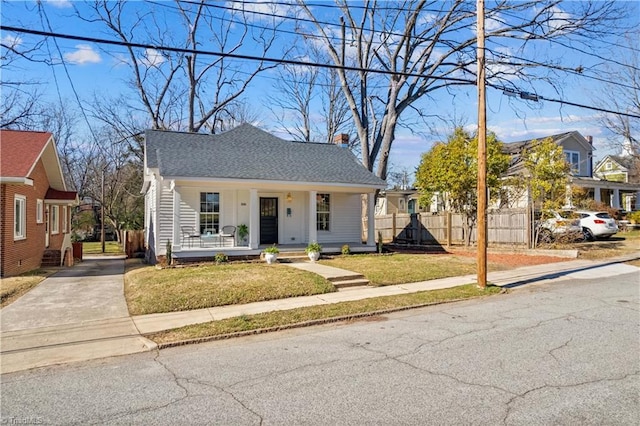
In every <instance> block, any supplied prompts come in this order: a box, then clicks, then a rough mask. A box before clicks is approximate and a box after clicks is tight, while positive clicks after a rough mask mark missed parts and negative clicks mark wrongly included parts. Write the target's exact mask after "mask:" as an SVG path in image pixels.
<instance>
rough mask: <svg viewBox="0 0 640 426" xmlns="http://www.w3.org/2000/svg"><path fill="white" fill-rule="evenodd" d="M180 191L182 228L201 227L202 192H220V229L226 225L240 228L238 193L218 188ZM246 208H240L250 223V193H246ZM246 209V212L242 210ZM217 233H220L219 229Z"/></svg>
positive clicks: (183, 189) (190, 188)
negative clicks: (238, 221) (237, 216)
mask: <svg viewBox="0 0 640 426" xmlns="http://www.w3.org/2000/svg"><path fill="white" fill-rule="evenodd" d="M179 191H180V226H193V227H194V228H195V229H196V230H198V229H199V227H200V225H199V224H200V219H199V213H200V193H201V192H219V193H220V227H223V226H225V225H234V226H238V223H237V220H236V214H237V212H238V209H237V208H236V204H237V202H236V191H235V190H231V189H227V190H219V189H216V188H195V187H182V188H179ZM246 198H247V201H246V204H247V205H246V206H240V209H241V210H240V211H242V212H244V210H246V212H244V213H245V214H246V217H247V219H246V220H247V222H246V223H248V221H249V202H248V198H249V191H246ZM242 209H244V210H242ZM216 231H218V232H219V231H220V230H219V229H217V230H216Z"/></svg>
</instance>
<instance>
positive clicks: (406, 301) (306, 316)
mask: <svg viewBox="0 0 640 426" xmlns="http://www.w3.org/2000/svg"><path fill="white" fill-rule="evenodd" d="M501 291H502V289H501V288H499V287H494V286H488V287H487V288H486V289H485V290H481V289H479V288H478V287H477V286H476V285H474V284H468V285H464V286H459V287H454V288H447V289H442V290H433V291H423V292H419V293H412V294H402V295H397V296H382V297H375V298H371V299H365V300H357V301H353V302H342V303H335V304H330V305H321V306H311V307H307V308H297V309H291V310H287V311H277V312H268V313H263V314H256V315H243V316H241V317H236V318H230V319H226V320H221V321H214V322H209V323H204V324H195V325H190V326H186V327H181V328H177V329H174V330H168V331H163V332H159V333H153V334H149V335H147V336H146V337H148V338H150V339H151V340H153V341H154V342H156V343H159V344H161V343H169V342H180V341H185V340H192V339H202V338H207V337H212V336H220V335H226V334H231V333H240V332H243V331H250V330H259V329H277V328H278V327H282V326H291V325H294V324H301V323H308V322H313V321H318V320H323V319H331V318H339V317H348V316H350V315H351V316H353V315H358V314H363V313H368V312H380V311H392V310H398V309H403V308H407V307H417V306H426V305H430V304H436V303H443V302H450V301H453V300H462V299H470V298H475V297H482V296H490V295H494V294H498V293H500V292H501Z"/></svg>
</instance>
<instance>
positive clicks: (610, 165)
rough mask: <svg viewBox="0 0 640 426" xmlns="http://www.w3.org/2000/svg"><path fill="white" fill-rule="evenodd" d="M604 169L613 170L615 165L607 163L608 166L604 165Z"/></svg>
mask: <svg viewBox="0 0 640 426" xmlns="http://www.w3.org/2000/svg"><path fill="white" fill-rule="evenodd" d="M604 169H605V170H611V169H613V164H611V162H610V161H607V164H605V165H604Z"/></svg>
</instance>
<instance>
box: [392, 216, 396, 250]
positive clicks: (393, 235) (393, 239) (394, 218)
mask: <svg viewBox="0 0 640 426" xmlns="http://www.w3.org/2000/svg"><path fill="white" fill-rule="evenodd" d="M396 236H397V235H396V213H395V212H393V213H392V214H391V241H393V242H394V243H395V242H396Z"/></svg>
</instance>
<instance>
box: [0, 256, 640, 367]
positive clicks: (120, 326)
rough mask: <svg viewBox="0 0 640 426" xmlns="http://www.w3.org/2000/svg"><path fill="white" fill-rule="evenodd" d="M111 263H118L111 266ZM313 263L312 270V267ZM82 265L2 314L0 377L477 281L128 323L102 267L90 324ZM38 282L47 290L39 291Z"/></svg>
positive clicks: (528, 276) (562, 266) (492, 278)
mask: <svg viewBox="0 0 640 426" xmlns="http://www.w3.org/2000/svg"><path fill="white" fill-rule="evenodd" d="M638 258H640V252H638V253H635V254H634V255H630V256H625V257H619V258H615V259H609V260H606V261H588V260H574V261H567V262H558V263H551V264H543V265H536V266H528V267H523V268H518V269H513V270H507V271H499V272H492V273H489V274H488V281H489V282H491V283H493V284H495V285H499V286H502V287H506V288H512V287H517V286H521V285H525V284H528V283H532V282H541V281H545V280H550V279H557V278H561V277H563V276H566V277H570V275H571V274H576V273H588V274H592V273H593V272H592V271H595V270H603V271H605V272H604V273H605V274H609V275H615V274H616V273H625V272H631V271H640V269H638V268H635V267H632V266H629V265H624V264H621V262H625V261H628V260H633V259H638ZM114 262H118V261H117V260H116V261H114ZM119 262H120V265H122V266H121V268H122V271H123V270H124V261H123V260H119ZM314 265H315V266H316V267H314ZM83 266H84V267H85V268H86V270H85V271H82V270H81V269H79V270H77V271H76V272H74V273H73V274H72V275H73V276H72V277H69V276H66V277H65V276H59V275H58V274H56V276H54V277H55V279H54V280H52V281H49V280H51V279H52V278H53V277H52V278H48V279H47V280H45V281H49V282H47V283H46V284H45V282H43V283H42V284H41V285H40V286H38V287H37V288H36V289H34V290H32V292H33V291H35V290H37V289H39V287H44V288H43V289H42V290H40V291H39V292H38V293H37V294H36V295H34V296H31V297H29V298H27V299H26V301H23V300H22V299H23V298H26V297H27V296H28V295H29V294H30V293H31V292H30V293H29V294H27V295H25V296H24V297H23V298H21V299H20V300H18V301H16V302H14V303H15V304H17V303H18V302H21V303H20V304H19V305H17V307H16V308H14V309H12V310H9V315H8V318H9V321H8V323H7V324H5V323H4V322H5V310H7V309H8V308H10V307H11V306H13V304H12V305H10V306H8V307H7V308H4V309H2V311H0V315H1V318H2V323H3V324H2V333H1V335H0V342H1V345H2V346H1V349H0V351H1V353H2V364H1V366H0V372H2V373H7V372H11V371H19V370H25V369H29V368H34V367H40V366H46V365H54V364H59V363H64V362H71V361H80V360H88V359H96V358H104V357H109V356H115V355H124V354H130V353H135V352H143V351H149V350H152V349H155V348H156V347H157V346H156V345H155V343H153V342H152V341H150V340H148V339H146V338H144V337H142V336H141V335H143V334H147V333H153V332H158V331H163V330H169V329H172V328H176V327H182V326H185V325H192V324H199V323H205V322H210V321H217V320H221V319H225V318H232V317H237V316H240V315H252V314H258V313H265V312H271V311H278V310H288V309H295V308H300V307H308V306H317V305H327V304H332V303H338V302H344V301H354V300H363V299H368V298H372V297H380V296H390V295H398V294H408V293H415V292H419V291H427V290H437V289H443V288H450V287H455V286H458V285H463V284H469V283H475V282H476V276H475V275H465V276H459V277H451V278H444V279H438V280H430V281H423V282H416V283H409V284H402V285H392V286H384V287H354V288H347V289H344V290H340V291H338V292H335V293H327V294H321V295H315V296H303V297H292V298H288V299H279V300H271V301H264V302H256V303H249V304H246V305H231V306H220V307H214V308H207V309H198V310H192V311H184V312H172V313H165V314H151V315H141V316H134V317H129V316H128V314H127V313H125V314H124V315H122V313H123V312H122V310H121V309H122V306H121V303H120V302H121V301H122V303H124V289H123V279H122V271H121V272H120V273H119V274H107V273H106V272H105V271H106V270H105V269H101V270H102V271H103V275H102V277H103V278H104V277H105V276H109V277H110V278H109V280H107V281H105V282H106V283H109V284H104V283H103V285H102V286H100V285H98V286H95V289H94V291H95V292H99V291H106V289H104V288H103V287H105V286H106V287H110V290H109V291H108V292H107V293H111V294H112V295H113V294H116V293H117V297H116V296H114V298H113V299H109V298H107V299H106V300H107V301H108V300H111V301H112V302H113V303H114V304H115V305H118V306H120V308H119V309H116V310H114V311H113V312H112V313H108V310H107V311H105V307H104V306H102V305H101V304H99V303H98V304H97V305H96V304H95V303H96V302H97V301H95V300H94V301H93V302H94V305H90V307H89V309H88V310H89V311H92V310H93V309H96V311H95V312H96V318H94V320H88V319H87V317H86V316H87V315H88V313H87V309H86V308H84V309H83V308H80V307H79V306H78V303H79V302H80V301H82V300H83V299H86V298H87V297H88V294H89V293H88V289H89V288H90V287H91V286H90V284H91V283H93V282H94V280H95V279H96V278H94V277H95V275H88V276H91V277H92V278H91V283H90V282H87V280H86V278H85V280H84V283H83V280H82V279H79V277H81V276H82V275H81V274H82V273H83V272H84V273H87V272H90V271H92V270H93V269H92V268H94V267H95V265H93V266H91V265H83ZM110 267H112V268H116V266H114V265H110ZM603 268H604V269H603ZM612 268H613V269H612ZM74 269H75V268H74ZM305 269H306V270H312V271H314V272H316V273H318V274H319V275H323V274H334V275H335V274H342V273H348V272H349V271H342V272H340V271H336V269H335V268H331V269H327V267H326V266H324V265H319V264H311V263H309V264H306V265H305ZM63 275H64V274H63ZM65 279H66V281H65ZM69 280H72V281H74V282H75V287H74V286H73V285H72V284H70V283H69V282H68V281H69ZM639 281H640V280H639ZM56 283H57V285H58V286H63V285H66V286H70V287H66V290H67V292H68V293H70V294H71V295H73V294H74V292H77V295H76V297H72V296H71V295H69V296H67V298H68V299H67V302H69V307H70V308H69V309H65V308H63V307H57V308H56V307H53V306H52V307H51V308H52V309H53V315H52V316H51V317H50V318H49V320H46V319H44V318H41V319H39V320H37V321H36V320H32V321H31V322H29V321H28V322H27V323H26V324H23V325H22V326H20V325H17V324H18V323H19V318H20V317H22V315H31V314H34V315H35V314H36V311H35V310H34V309H33V308H30V307H29V306H28V305H29V301H32V302H33V303H35V304H36V305H38V306H40V309H42V306H43V305H42V304H43V303H45V301H43V300H42V298H43V297H45V296H46V291H45V290H46V289H47V288H48V289H49V291H51V292H52V293H53V294H55V293H57V292H59V291H60V290H61V288H62V287H56ZM43 284H45V285H44V286H43ZM51 286H53V287H51ZM118 289H120V290H118ZM82 290H84V291H82ZM118 298H120V299H118ZM57 303H64V300H59V301H58V302H57ZM107 304H108V303H107ZM56 309H57V310H56ZM124 309H126V304H125V305H124ZM74 310H79V311H81V312H76V313H72V312H71V311H74ZM17 312H22V314H21V315H18V313H17ZM42 312H43V311H40V314H41V315H40V316H42V317H44V316H43V315H42ZM56 312H57V313H56ZM125 312H126V311H125ZM36 316H37V315H36Z"/></svg>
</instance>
